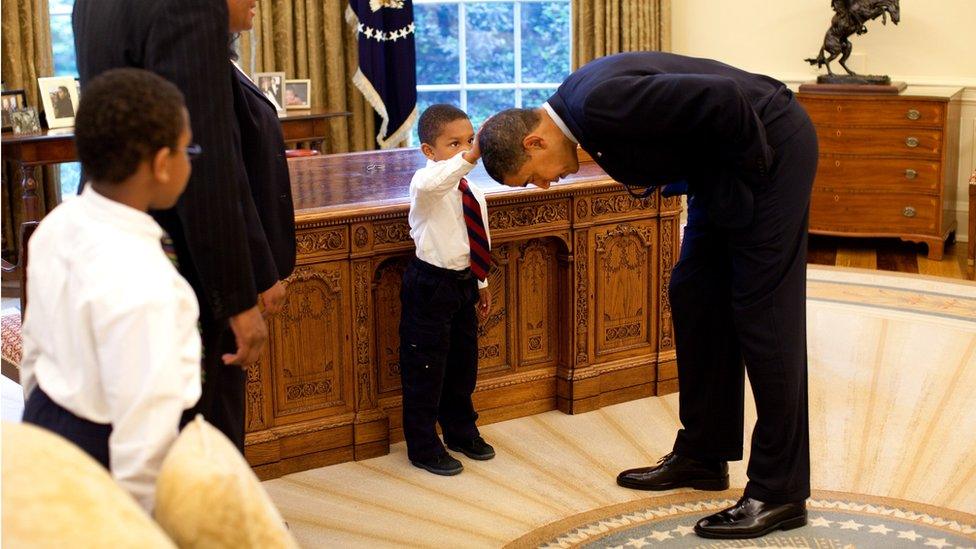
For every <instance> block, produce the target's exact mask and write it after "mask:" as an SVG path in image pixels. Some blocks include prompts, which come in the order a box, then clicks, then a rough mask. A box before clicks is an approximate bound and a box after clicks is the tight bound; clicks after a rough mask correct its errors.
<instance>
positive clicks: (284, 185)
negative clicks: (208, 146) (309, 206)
mask: <svg viewBox="0 0 976 549" xmlns="http://www.w3.org/2000/svg"><path fill="white" fill-rule="evenodd" d="M255 6H256V1H255V0H227V10H228V12H229V14H230V32H231V35H232V36H236V35H237V34H238V33H241V32H244V31H248V30H251V27H252V26H253V23H252V22H253V19H254V8H255ZM230 55H231V58H232V59H234V58H236V54H234V53H233V52H231V53H230ZM234 77H235V78H234V86H233V89H234V114H235V115H236V117H237V126H238V128H239V129H240V132H241V151H242V152H243V157H244V169H245V172H246V173H247V181H248V187H249V189H250V192H251V198H252V199H253V200H254V205H255V207H256V209H257V212H258V216H259V217H260V220H261V222H260V224H259V225H258V226H257V227H254V226H251V227H249V229H250V230H249V238H250V239H251V240H254V241H256V242H255V243H254V244H252V246H251V249H252V250H260V251H262V252H264V251H265V250H266V251H267V253H268V254H269V255H264V256H263V257H261V258H260V260H257V259H256V260H255V261H254V282H255V284H256V285H257V288H258V291H260V292H266V291H267V290H268V289H270V288H273V287H274V286H277V287H278V288H280V290H281V294H282V295H284V285H283V283H282V281H283V280H284V279H285V278H287V277H288V275H290V274H291V273H292V271H293V270H294V268H295V206H294V203H293V202H292V198H291V177H290V176H289V175H288V160H287V158H286V157H285V136H284V135H283V134H282V132H281V122H280V121H279V120H278V110H277V108H276V106H275V105H274V104H273V103H272V102H271V101H269V100H268V98H267V97H265V95H264V93H263V92H262V91H261V89H260V88H258V87H257V86H256V85H255V84H254V82H253V81H252V80H251V79H250V78H249V77H248V76H247V75H246V74H244V72H243V71H242V70H241V69H240V67H238V66H237V64H236V63H235V64H234ZM276 293H277V292H276ZM262 295H264V294H262ZM278 308H280V307H276V308H275V311H277V309H278Z"/></svg>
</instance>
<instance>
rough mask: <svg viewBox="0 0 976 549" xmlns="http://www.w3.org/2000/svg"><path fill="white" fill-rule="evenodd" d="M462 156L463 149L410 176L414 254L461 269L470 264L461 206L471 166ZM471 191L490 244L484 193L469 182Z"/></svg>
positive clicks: (482, 283)
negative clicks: (460, 186) (462, 185)
mask: <svg viewBox="0 0 976 549" xmlns="http://www.w3.org/2000/svg"><path fill="white" fill-rule="evenodd" d="M474 166H475V165H474V164H471V163H470V162H468V161H467V160H465V159H464V156H463V152H459V153H458V154H456V155H454V156H453V157H451V158H449V159H447V160H442V161H440V162H434V161H433V160H428V161H427V165H426V166H425V167H423V168H420V169H419V170H417V172H416V173H414V174H413V179H411V180H410V215H409V218H408V219H409V221H410V236H411V237H413V241H414V244H415V245H416V247H417V257H418V258H419V259H420V260H421V261H424V262H427V263H430V264H431V265H434V266H436V267H442V268H444V269H451V270H453V271H460V270H463V269H467V268H470V267H471V247H470V245H469V244H468V227H467V225H465V223H464V210H463V209H462V206H461V191H460V190H459V189H458V184H459V183H460V182H461V178H462V177H464V176H466V175H468V172H470V171H471V170H473V169H474ZM468 188H470V189H471V194H473V195H474V197H475V199H477V200H478V205H480V206H481V219H482V220H483V221H484V224H485V234H486V235H487V236H488V243H489V244H491V231H490V230H489V229H488V205H487V203H486V202H485V193H484V192H482V190H481V189H479V188H478V186H477V185H473V184H470V185H468ZM487 287H488V280H487V279H486V280H485V281H484V282H481V281H480V280H479V281H478V288H479V289H482V288H487Z"/></svg>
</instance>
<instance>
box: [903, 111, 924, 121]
mask: <svg viewBox="0 0 976 549" xmlns="http://www.w3.org/2000/svg"><path fill="white" fill-rule="evenodd" d="M905 116H906V117H908V119H909V120H918V119H919V118H921V117H922V113H920V112H918V110H917V109H908V112H907V113H905Z"/></svg>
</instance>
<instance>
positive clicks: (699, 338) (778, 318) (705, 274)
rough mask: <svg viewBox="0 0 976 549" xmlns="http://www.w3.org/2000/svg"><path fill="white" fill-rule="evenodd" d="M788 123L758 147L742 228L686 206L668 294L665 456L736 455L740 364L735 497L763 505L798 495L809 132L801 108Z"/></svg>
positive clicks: (813, 155)
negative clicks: (746, 444)
mask: <svg viewBox="0 0 976 549" xmlns="http://www.w3.org/2000/svg"><path fill="white" fill-rule="evenodd" d="M795 108H796V109H799V106H796V105H795ZM792 120H794V121H795V120H800V123H799V124H798V126H799V128H798V129H797V131H795V132H793V133H791V135H789V136H788V137H786V138H785V139H784V140H783V141H782V142H780V143H773V142H770V145H771V146H772V147H773V148H774V151H775V159H774V162H773V164H772V166H771V167H770V169H769V177H768V180H767V181H766V184H764V185H761V186H758V187H757V188H755V189H754V190H753V194H754V217H753V220H752V222H751V223H750V224H749V225H748V226H746V227H743V228H737V229H729V228H723V227H718V226H715V225H714V224H713V223H712V222H711V221H710V220H709V218H708V214H707V212H706V211H705V208H704V207H703V206H702V205H700V204H696V199H695V198H694V196H692V197H691V198H690V199H689V207H688V224H687V226H686V228H685V233H684V240H683V241H682V245H681V257H680V259H679V261H678V263H677V265H675V268H674V272H673V274H672V277H671V284H670V287H669V290H670V297H671V307H672V311H673V320H674V330H675V338H676V340H675V343H676V347H677V356H678V382H679V385H680V394H679V397H678V398H679V406H680V414H679V415H680V419H681V424H682V427H683V428H682V429H681V430H679V431H678V435H677V439H676V441H675V444H674V452H675V453H676V454H678V455H681V456H686V457H690V458H693V459H699V460H710V461H714V460H719V461H736V460H740V459H742V439H743V399H744V378H743V374H744V372H743V364H744V366H745V371H746V372H748V375H749V382H750V384H751V386H752V393H753V396H754V398H755V402H756V411H757V415H758V419H757V421H756V425H755V429H754V430H753V435H752V447H751V455H750V458H749V466H748V470H747V474H748V477H749V482H748V484H747V485H746V488H745V495H746V496H749V497H752V498H755V499H758V500H761V501H765V502H769V503H786V502H795V501H801V500H803V499H806V498H807V497H809V496H810V450H809V428H808V412H807V341H806V255H807V254H806V252H807V225H808V219H809V205H810V193H811V190H812V187H813V179H814V174H815V173H816V167H817V137H816V133H815V132H814V128H813V125H812V124H810V122H809V119H808V118H807V117H806V115H805V114H803V113H802V111H801V112H799V113H794V116H792Z"/></svg>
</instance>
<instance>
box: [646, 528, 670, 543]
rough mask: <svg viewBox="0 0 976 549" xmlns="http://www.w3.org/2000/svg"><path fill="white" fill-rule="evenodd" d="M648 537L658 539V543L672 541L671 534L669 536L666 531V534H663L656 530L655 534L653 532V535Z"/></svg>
mask: <svg viewBox="0 0 976 549" xmlns="http://www.w3.org/2000/svg"><path fill="white" fill-rule="evenodd" d="M648 537H650V538H654V539H656V540H658V541H664V540H666V539H671V534H669V533H668V532H666V531H665V532H661V531H659V530H654V531H653V532H651V535H650V536H648Z"/></svg>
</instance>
